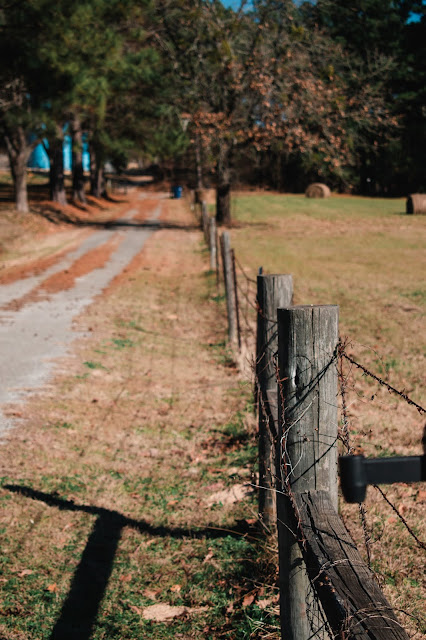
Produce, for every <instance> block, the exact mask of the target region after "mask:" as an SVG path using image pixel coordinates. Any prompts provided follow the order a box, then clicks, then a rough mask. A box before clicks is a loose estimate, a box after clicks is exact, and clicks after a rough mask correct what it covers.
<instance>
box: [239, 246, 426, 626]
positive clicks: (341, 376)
mask: <svg viewBox="0 0 426 640" xmlns="http://www.w3.org/2000/svg"><path fill="white" fill-rule="evenodd" d="M235 261H236V264H237V265H238V268H239V271H240V274H241V275H242V277H243V278H244V279H245V281H246V282H247V290H246V291H244V289H243V287H242V285H241V284H240V282H239V281H238V280H237V288H238V291H239V292H240V295H241V298H242V299H244V300H245V303H246V313H245V314H244V313H243V314H242V317H243V318H244V323H245V325H246V327H247V329H248V330H249V331H250V333H251V334H252V335H254V334H255V331H254V330H253V327H252V323H250V320H249V318H248V311H249V307H250V308H251V309H252V310H254V311H255V312H256V314H257V315H260V316H261V317H262V318H265V320H266V321H267V322H269V323H270V324H271V327H274V326H277V320H276V319H272V318H269V317H266V316H265V314H264V312H263V310H262V309H261V307H260V305H259V302H258V300H257V298H256V297H255V295H254V292H253V291H252V290H251V287H250V283H256V281H255V280H254V279H252V278H250V277H249V276H248V275H247V273H246V272H245V269H244V268H243V266H242V265H241V263H240V261H239V260H238V259H237V258H236V259H235ZM251 296H253V298H254V299H255V302H253V298H252V297H251ZM349 344H350V343H349V340H348V339H345V340H343V339H340V340H339V343H338V347H337V349H336V352H335V354H334V357H333V361H336V366H337V371H338V380H339V393H340V398H341V428H340V429H339V439H340V440H341V442H342V444H343V447H344V450H345V452H346V453H348V454H352V453H353V452H354V451H355V450H356V447H354V445H353V443H352V442H351V436H350V433H351V428H350V416H349V409H348V408H349V406H350V402H349V397H348V390H351V392H352V391H355V389H352V388H351V386H350V378H351V376H352V374H353V370H354V368H356V369H358V370H360V371H361V372H362V374H363V375H364V376H368V377H369V378H371V379H373V380H375V381H376V382H377V383H378V384H379V385H380V386H382V387H384V388H385V389H387V390H388V391H389V393H392V394H395V395H396V396H398V397H400V398H401V399H403V400H404V401H405V402H406V403H407V404H409V405H411V406H413V407H415V408H416V409H417V411H418V412H419V413H420V414H422V415H423V414H426V409H425V408H424V407H423V406H421V405H420V404H419V403H417V402H415V401H414V400H413V399H412V398H410V397H409V396H408V394H407V393H406V392H405V390H402V391H401V390H398V389H397V388H396V387H394V386H393V385H391V384H389V383H388V382H387V381H386V380H384V379H382V378H381V377H380V376H379V375H377V374H375V373H374V372H372V371H371V370H370V369H368V368H367V367H365V366H364V365H363V364H361V363H360V362H357V361H356V360H355V359H354V358H353V357H352V356H351V355H349V354H348V353H347V349H348V346H349ZM265 346H266V345H265ZM264 351H265V350H262V353H261V357H259V354H258V355H257V357H256V358H254V369H255V394H256V396H257V406H258V410H259V412H261V414H262V415H263V419H264V423H265V427H266V430H267V432H268V436H269V437H270V439H271V442H276V441H277V438H278V432H277V431H275V427H276V429H277V430H278V428H279V427H278V423H277V424H276V425H275V423H274V425H271V423H270V420H271V416H272V414H271V412H270V411H268V408H267V406H266V403H267V400H266V402H265V398H264V392H263V391H262V389H261V387H260V384H259V378H258V375H259V373H261V372H263V370H264V369H266V368H267V367H268V366H269V365H270V364H273V365H274V368H275V377H276V382H277V387H278V403H279V404H280V405H281V416H282V420H283V425H282V428H281V436H280V441H279V442H278V444H277V447H274V451H273V452H272V456H273V458H274V459H275V469H276V474H277V475H276V476H275V478H273V479H274V480H275V485H274V486H273V487H271V490H273V491H276V492H279V493H283V494H284V495H285V496H286V497H287V498H288V500H289V502H290V504H291V510H292V512H293V517H294V525H291V526H292V527H293V526H294V528H295V530H294V531H292V534H293V535H294V536H295V538H296V539H297V540H298V542H299V544H300V545H301V547H302V550H303V552H304V553H305V552H306V547H307V540H306V538H305V536H304V532H303V524H302V518H301V514H300V511H299V508H298V505H297V503H296V499H295V496H294V495H293V492H292V488H291V476H292V474H293V473H294V468H295V465H293V463H292V461H291V458H290V456H289V452H288V451H287V438H288V434H289V431H290V429H291V428H292V426H293V425H286V424H285V419H284V415H285V411H284V409H285V398H284V389H283V380H281V379H280V374H279V368H278V363H277V360H276V354H273V355H272V356H271V357H270V358H268V361H266V358H265V352H264ZM343 360H345V361H346V362H347V363H348V364H349V365H350V368H349V372H347V371H346V372H345V370H344V364H343ZM260 367H261V368H260ZM355 392H356V391H355ZM272 418H273V416H272ZM273 419H274V418H273ZM296 464H297V463H296ZM271 478H272V474H271ZM259 484H262V483H261V482H260V483H259ZM374 486H375V488H376V489H377V490H378V491H379V493H380V494H381V496H382V497H383V499H384V500H385V501H386V503H387V504H388V505H389V506H390V507H391V508H392V510H393V511H394V513H395V514H396V515H397V517H398V518H399V519H400V521H401V522H402V523H403V525H404V526H405V528H406V530H407V531H408V532H409V534H410V535H411V536H412V538H413V540H415V542H416V543H417V545H418V546H419V547H420V548H422V549H426V543H425V542H423V541H422V540H420V539H419V537H418V536H417V535H416V533H415V532H414V531H413V529H412V527H410V525H409V524H408V523H407V521H406V519H405V518H404V516H403V515H402V514H401V513H400V511H399V510H398V508H397V507H396V506H395V505H394V504H393V503H392V502H391V501H390V500H389V498H388V497H387V496H386V494H385V493H384V492H383V491H382V489H381V488H380V487H378V486H377V485H374ZM358 511H359V516H360V521H361V527H362V533H363V538H364V545H365V549H366V556H367V563H368V567H369V569H370V570H372V567H371V555H372V554H371V545H372V535H371V531H370V528H369V525H368V521H367V512H366V509H365V507H364V505H363V504H359V505H358ZM282 524H283V525H284V526H286V527H287V528H288V525H287V524H285V523H282ZM357 613H359V612H357ZM408 615H410V614H408Z"/></svg>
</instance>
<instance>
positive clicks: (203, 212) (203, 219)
mask: <svg viewBox="0 0 426 640" xmlns="http://www.w3.org/2000/svg"><path fill="white" fill-rule="evenodd" d="M201 225H202V228H203V233H204V240H205V241H206V243H207V244H208V243H209V214H208V212H207V203H206V202H204V201H203V202H202V203H201Z"/></svg>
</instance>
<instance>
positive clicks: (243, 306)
mask: <svg viewBox="0 0 426 640" xmlns="http://www.w3.org/2000/svg"><path fill="white" fill-rule="evenodd" d="M202 224H203V226H204V235H205V238H206V242H208V243H209V238H212V237H213V235H212V234H209V233H207V232H206V228H205V227H206V225H208V224H210V223H209V219H208V216H206V215H205V214H204V215H203V219H202ZM215 238H216V240H215V243H216V246H215V249H214V250H215V252H216V253H215V255H216V256H219V254H220V253H221V252H220V251H219V247H218V234H217V233H216V234H215ZM210 242H211V241H210ZM209 248H210V250H212V247H211V246H210V247H209ZM225 259H226V258H225V256H224V254H223V251H222V268H223V269H225V266H224V263H225ZM211 264H212V263H211ZM231 264H232V279H233V282H234V293H233V301H232V302H233V304H234V305H235V318H236V323H237V326H236V334H237V339H236V340H235V341H234V345H235V348H236V350H237V351H238V350H239V351H241V349H242V348H243V349H244V350H245V352H246V354H247V353H253V352H254V350H255V341H256V335H257V320H258V318H259V316H260V317H262V318H263V319H264V320H266V321H267V322H268V324H269V329H270V332H271V333H270V334H269V335H270V336H271V337H270V338H268V341H271V343H275V341H276V338H277V333H278V323H277V318H276V317H271V315H272V314H270V313H268V312H267V311H265V309H262V308H261V305H260V304H259V300H258V295H257V293H258V291H257V280H256V279H254V278H253V277H251V276H250V274H249V273H248V269H247V268H245V267H244V266H243V265H242V264H241V262H240V261H239V259H238V256H236V255H235V253H234V252H233V256H232V260H231ZM260 271H261V270H260ZM216 273H217V281H218V283H219V281H221V274H220V263H219V260H216ZM223 279H224V280H225V282H226V273H225V274H224V278H223ZM225 288H226V287H225ZM226 294H227V295H229V292H228V291H226ZM230 333H231V332H230ZM257 340H258V349H257V352H256V356H255V357H254V358H252V359H251V366H252V371H253V378H254V382H253V388H254V394H255V403H256V406H257V407H258V412H259V419H260V420H262V421H263V423H264V428H265V430H266V432H267V436H268V438H269V441H270V442H271V443H272V446H271V451H270V457H271V460H270V461H269V462H268V464H270V468H271V470H272V472H271V485H270V486H268V487H267V489H268V491H269V492H271V493H272V494H275V495H274V499H275V498H276V497H277V494H278V495H279V494H284V495H285V497H286V499H287V500H288V501H289V503H290V504H291V508H292V511H293V522H294V527H290V529H291V531H290V532H289V533H290V535H291V536H293V537H294V539H296V540H297V542H298V544H299V545H300V547H301V549H302V556H304V558H305V559H306V558H307V554H308V546H309V542H308V541H307V540H306V538H305V528H304V526H303V515H302V513H301V507H300V503H299V502H298V500H297V499H296V497H295V494H294V492H293V490H292V483H291V479H292V477H293V476H294V473H295V466H296V465H297V462H296V465H295V464H294V461H293V462H292V460H291V456H290V455H289V454H288V450H287V438H288V431H289V429H291V428H292V427H293V426H294V425H290V426H289V425H286V424H285V422H284V424H281V429H280V425H279V423H278V413H280V415H281V416H283V415H284V414H285V403H286V398H285V391H284V385H283V379H282V377H281V374H280V370H279V363H278V352H277V348H276V347H275V349H273V350H272V351H271V349H269V351H267V350H265V349H262V348H260V349H259V336H258V335H257ZM352 351H353V348H352V344H351V342H350V341H349V340H348V339H342V338H340V339H339V342H338V344H337V347H336V349H335V351H334V353H333V356H332V358H331V360H330V362H329V364H328V366H332V367H334V369H335V370H336V374H337V380H338V398H337V402H336V406H337V408H338V417H337V422H338V425H337V438H338V441H339V451H340V453H341V454H350V455H352V454H357V453H359V452H360V451H363V449H364V446H365V447H366V448H367V449H368V448H370V449H371V448H372V445H371V442H370V441H371V437H370V438H367V436H366V435H365V434H364V435H363V433H362V432H361V433H357V428H356V426H354V424H353V411H352V406H353V404H354V402H355V401H356V399H358V398H359V390H358V388H357V385H361V386H362V385H364V387H365V386H366V385H367V383H366V381H367V380H368V381H369V382H370V384H372V385H375V386H376V390H375V391H374V392H372V393H369V394H367V393H364V394H363V399H364V401H369V402H371V403H373V402H374V401H375V400H376V398H377V396H378V394H379V391H380V390H384V391H387V392H388V393H389V394H390V396H392V397H393V398H396V399H397V400H398V402H401V403H403V404H405V405H407V406H408V407H410V408H411V409H413V410H415V411H416V413H417V415H418V417H419V418H423V417H424V415H425V414H426V409H425V408H424V407H423V406H422V405H421V404H420V403H419V402H417V401H416V400H415V399H413V398H412V397H410V395H409V393H407V391H406V389H404V388H403V389H398V388H397V386H396V385H392V384H390V382H389V381H388V380H386V379H385V378H384V377H382V376H381V375H379V374H378V373H377V372H374V371H372V370H371V366H370V365H369V366H366V364H363V363H362V362H359V361H358V359H356V358H355V357H354V355H353V353H352ZM265 353H268V355H267V356H265ZM268 367H273V370H274V371H275V387H276V389H277V392H276V396H275V403H276V404H275V407H274V406H273V404H274V400H273V399H272V400H271V397H272V396H271V395H270V394H269V393H266V392H265V390H264V389H262V385H261V384H260V380H259V378H260V377H261V376H262V374H263V372H264V371H265V370H266V369H267V368H268ZM368 391H369V388H368ZM354 398H355V400H354ZM382 402H383V403H385V401H384V400H382ZM279 405H281V406H279ZM279 408H280V412H279V411H278V409H279ZM418 429H419V445H420V444H421V435H420V431H422V429H423V425H421V424H419V425H418ZM357 436H358V437H357ZM359 436H361V438H360V437H359ZM362 438H364V439H365V440H367V442H364V441H363V439H362ZM278 439H279V441H277V440H278ZM382 445H383V443H380V446H382ZM259 487H260V490H262V488H263V487H262V479H261V478H260V479H259ZM373 489H374V494H373V495H374V506H375V509H376V510H377V509H379V510H381V512H384V511H385V510H386V509H387V510H388V511H389V510H390V512H391V514H392V517H393V518H395V519H396V520H397V522H399V523H400V525H401V527H402V528H403V529H404V531H405V532H406V534H407V536H408V538H405V539H404V541H402V540H401V544H404V545H405V549H408V548H409V547H410V554H411V557H412V556H413V554H414V555H415V553H416V552H415V549H417V553H419V554H423V552H424V551H426V541H425V540H423V539H422V536H421V534H420V533H419V526H418V523H417V522H414V523H412V522H411V520H413V519H414V521H416V518H415V517H414V518H413V517H411V516H412V514H410V513H408V514H407V512H406V510H405V509H404V504H402V505H401V504H399V503H398V499H399V500H400V498H399V497H398V496H399V493H400V492H398V491H394V490H391V491H388V490H387V491H386V492H385V491H384V490H383V489H382V488H381V487H380V486H379V485H378V484H373ZM402 489H404V486H403V487H402ZM378 498H379V499H380V500H382V505H383V506H378V503H377V499H378ZM302 510H303V509H302ZM357 511H358V517H359V525H354V524H353V522H352V521H349V520H348V518H347V517H346V519H345V524H346V525H347V526H349V528H350V529H351V530H352V529H353V528H355V529H357V530H359V532H360V535H361V537H362V542H363V547H364V556H365V562H366V565H367V567H368V569H369V570H371V571H373V573H374V574H375V576H376V578H377V579H378V581H379V583H380V584H381V585H386V583H387V582H388V580H389V576H387V575H386V569H385V568H384V567H383V566H382V567H381V566H380V563H379V562H377V560H376V556H377V553H376V552H375V547H376V546H377V544H378V543H379V545H380V543H381V537H382V536H381V535H380V531H379V532H378V531H377V523H376V522H375V521H374V516H371V514H370V513H369V512H368V511H367V508H366V506H365V505H364V504H363V503H360V504H359V505H358V507H357ZM352 513H353V512H352ZM287 528H288V527H287ZM354 537H355V538H356V537H357V534H355V536H354ZM410 540H411V542H409V541H410ZM404 552H405V551H404ZM421 562H424V557H423V559H422V560H420V556H419V563H421ZM326 569H327V570H326ZM329 569H330V567H325V566H321V567H320V571H319V573H318V574H317V576H313V577H312V576H310V584H311V587H312V589H313V592H314V595H312V594H311V596H310V597H309V598H308V597H307V601H306V603H305V604H306V608H307V611H308V618H310V619H311V623H312V624H313V622H312V620H314V619H315V620H316V622H315V624H316V626H317V629H319V628H321V629H322V631H321V633H322V634H323V636H322V637H327V636H328V637H330V638H335V637H341V638H346V637H347V638H350V637H354V636H352V635H351V634H352V633H355V632H354V628H355V626H356V625H359V624H360V620H361V618H362V616H364V619H369V618H371V617H373V615H376V614H377V611H376V614H373V613H372V611H371V608H369V607H367V608H366V610H365V611H361V610H358V611H357V612H353V613H347V615H346V622H345V628H343V627H342V626H341V628H340V631H341V635H339V636H337V635H336V631H335V629H334V630H333V628H332V625H330V624H329V622H328V620H327V616H326V615H324V612H323V611H322V605H320V604H319V603H318V601H317V600H318V597H317V595H315V594H317V591H318V584H319V583H320V582H321V580H322V581H323V583H322V585H323V584H324V583H325V584H327V581H328V580H330V578H329V571H328V570H329ZM414 582H416V580H414V579H413V583H414ZM329 587H330V588H333V587H332V585H329ZM308 600H309V602H308ZM384 602H385V604H383V605H380V604H377V603H376V605H377V607H379V609H380V608H382V609H383V611H382V613H383V616H384V618H386V616H388V615H389V616H391V617H392V616H393V614H392V611H390V612H389V611H388V609H389V606H388V605H387V604H386V601H384ZM395 610H396V611H398V614H399V615H400V616H401V617H402V618H403V620H404V622H407V621H408V622H407V624H408V627H409V629H410V634H411V635H410V637H411V638H415V639H416V640H420V638H423V637H425V634H426V620H424V619H421V618H420V617H419V616H416V615H413V613H412V612H411V611H410V610H409V609H408V608H403V607H395ZM383 616H382V617H383ZM384 618H383V619H384ZM392 619H393V623H395V624H394V627H395V628H394V629H393V631H392V633H393V634H394V635H392V634H389V635H388V637H389V638H393V637H395V638H396V637H400V638H406V637H408V636H407V635H406V634H405V632H404V630H403V629H402V627H401V635H398V630H397V628H398V626H400V625H399V623H398V622H397V621H396V619H394V618H392ZM393 623H392V624H393ZM373 626H374V625H373ZM395 629H396V631H395ZM318 637H319V636H318ZM369 637H370V636H369ZM371 637H377V638H379V637H382V636H381V635H380V633H379V632H377V635H372V636H371ZM383 637H386V635H384V636H383Z"/></svg>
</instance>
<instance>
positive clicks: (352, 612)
mask: <svg viewBox="0 0 426 640" xmlns="http://www.w3.org/2000/svg"><path fill="white" fill-rule="evenodd" d="M295 501H296V504H297V507H298V511H299V516H300V529H301V532H302V533H303V538H304V540H305V543H304V545H302V548H303V557H304V559H305V562H306V566H307V571H308V574H309V577H310V579H311V581H312V582H313V583H314V584H315V588H316V591H317V593H318V594H319V597H320V599H321V603H322V606H323V608H324V611H325V612H326V614H327V619H328V621H329V623H330V626H331V627H332V629H333V632H334V633H335V634H336V637H338V638H350V639H354V640H367V639H370V640H371V639H373V638H374V640H408V635H407V634H406V632H405V631H404V629H403V628H402V627H401V625H400V623H399V622H398V620H397V618H396V616H395V614H394V612H393V610H392V608H391V606H390V604H389V602H388V601H387V600H386V598H385V596H384V594H383V593H382V591H381V589H380V587H379V585H378V584H377V582H376V580H375V578H374V576H373V574H372V572H371V571H370V570H369V568H368V567H367V565H366V564H365V562H364V561H363V559H362V557H361V555H360V553H359V551H358V549H357V547H356V545H355V543H354V542H353V540H352V539H351V537H350V535H349V533H348V532H347V530H346V528H345V526H344V524H343V522H342V520H341V519H340V517H339V515H338V513H337V512H336V510H335V508H334V506H333V505H332V503H331V501H330V499H329V496H328V494H327V493H326V492H324V491H310V492H308V493H302V494H299V493H296V494H295Z"/></svg>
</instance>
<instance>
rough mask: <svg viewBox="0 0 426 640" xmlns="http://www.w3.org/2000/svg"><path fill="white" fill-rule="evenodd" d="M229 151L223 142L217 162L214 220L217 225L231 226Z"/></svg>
mask: <svg viewBox="0 0 426 640" xmlns="http://www.w3.org/2000/svg"><path fill="white" fill-rule="evenodd" d="M229 165H230V149H229V147H228V146H227V145H226V144H224V143H223V142H222V143H221V145H220V149H219V157H218V161H217V186H216V220H217V223H218V224H224V225H226V226H229V225H230V224H231V169H230V166H229Z"/></svg>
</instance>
